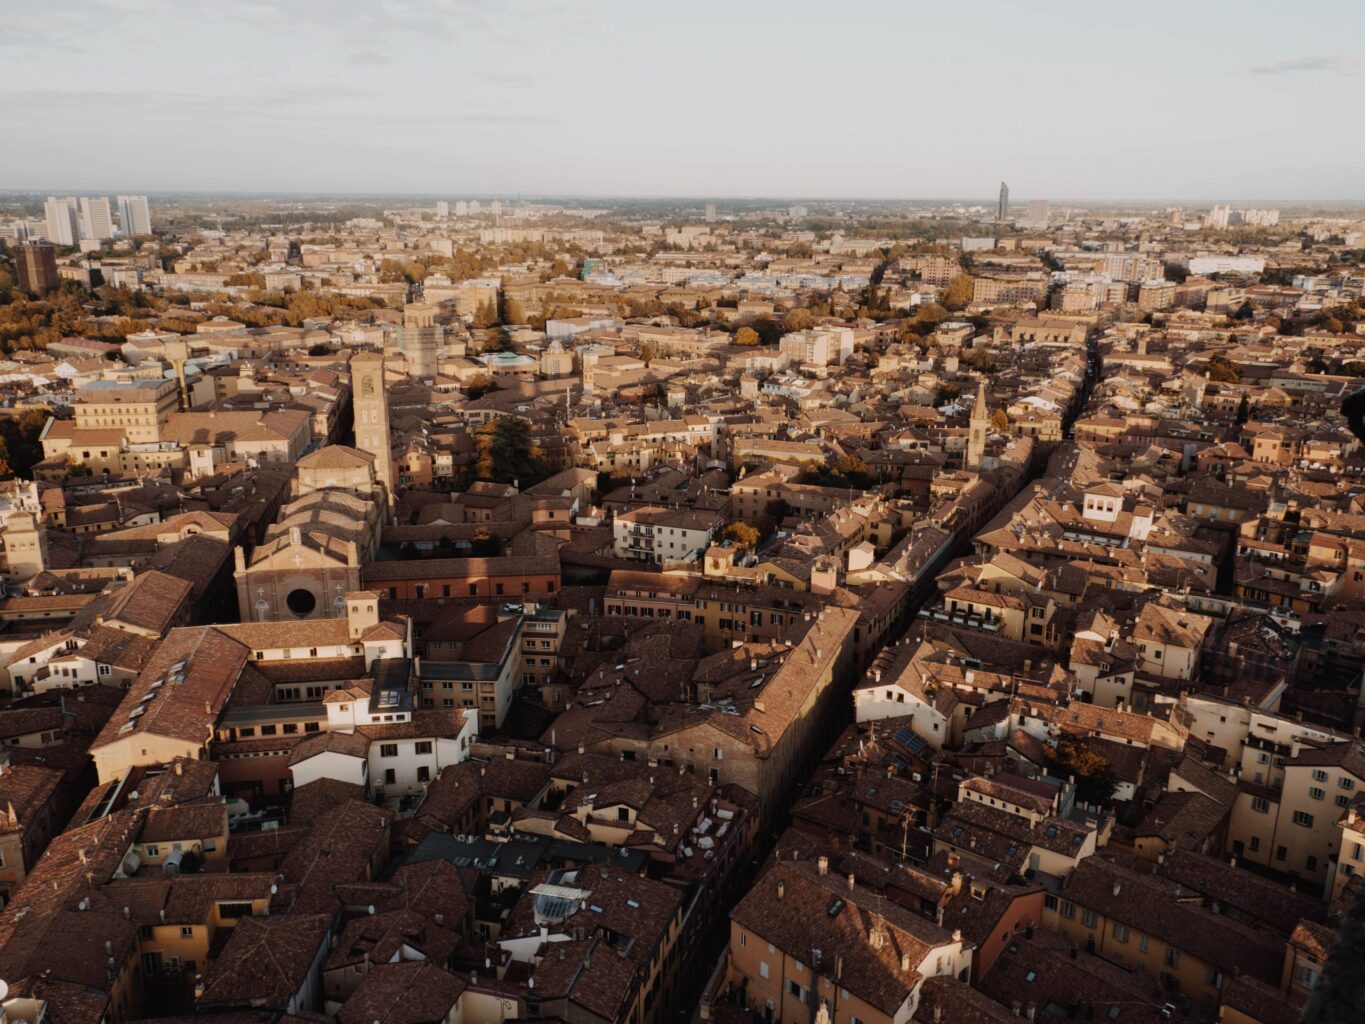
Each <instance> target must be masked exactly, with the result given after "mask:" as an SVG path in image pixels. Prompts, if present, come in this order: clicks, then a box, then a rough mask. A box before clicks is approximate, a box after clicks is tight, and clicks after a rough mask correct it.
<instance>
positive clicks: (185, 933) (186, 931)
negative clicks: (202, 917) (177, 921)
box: [180, 924, 194, 939]
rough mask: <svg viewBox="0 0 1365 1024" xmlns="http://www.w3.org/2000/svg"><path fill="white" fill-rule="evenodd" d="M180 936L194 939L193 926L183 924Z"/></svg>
mask: <svg viewBox="0 0 1365 1024" xmlns="http://www.w3.org/2000/svg"><path fill="white" fill-rule="evenodd" d="M180 937H181V938H182V939H192V938H194V928H193V926H191V925H187V924H182V925H181V926H180Z"/></svg>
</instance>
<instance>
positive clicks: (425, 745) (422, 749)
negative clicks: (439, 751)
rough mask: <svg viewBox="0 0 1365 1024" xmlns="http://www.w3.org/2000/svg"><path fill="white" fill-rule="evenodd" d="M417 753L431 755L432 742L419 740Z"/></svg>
mask: <svg viewBox="0 0 1365 1024" xmlns="http://www.w3.org/2000/svg"><path fill="white" fill-rule="evenodd" d="M417 753H419V754H430V753H431V740H418V741H417Z"/></svg>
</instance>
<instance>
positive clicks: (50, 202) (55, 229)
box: [43, 196, 81, 245]
mask: <svg viewBox="0 0 1365 1024" xmlns="http://www.w3.org/2000/svg"><path fill="white" fill-rule="evenodd" d="M43 216H44V218H46V221H47V226H46V232H47V240H48V241H49V242H51V243H52V244H53V245H75V244H76V243H77V242H79V241H80V240H81V225H80V217H79V215H78V207H77V204H76V197H75V196H62V197H58V196H48V197H47V201H46V202H45V203H43Z"/></svg>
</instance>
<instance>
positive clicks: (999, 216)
mask: <svg viewBox="0 0 1365 1024" xmlns="http://www.w3.org/2000/svg"><path fill="white" fill-rule="evenodd" d="M1009 215H1010V187H1009V186H1008V185H1006V184H1005V183H1004V182H1003V181H1002V182H1001V183H1000V199H999V201H998V202H997V203H996V204H995V219H996V220H1004V219H1005V218H1007V217H1008V216H1009Z"/></svg>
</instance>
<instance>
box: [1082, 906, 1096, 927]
mask: <svg viewBox="0 0 1365 1024" xmlns="http://www.w3.org/2000/svg"><path fill="white" fill-rule="evenodd" d="M1098 922H1099V918H1098V917H1097V916H1096V914H1095V912H1094V911H1093V910H1082V911H1081V924H1082V925H1083V926H1085V927H1086V928H1094V927H1095V925H1096V924H1097V923H1098Z"/></svg>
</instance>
